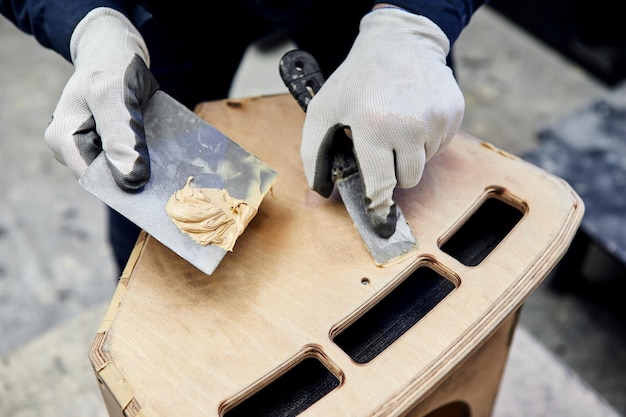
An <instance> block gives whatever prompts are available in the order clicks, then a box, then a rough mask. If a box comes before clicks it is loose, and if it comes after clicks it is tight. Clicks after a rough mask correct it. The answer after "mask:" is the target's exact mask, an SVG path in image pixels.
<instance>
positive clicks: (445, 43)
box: [359, 6, 450, 59]
mask: <svg viewBox="0 0 626 417" xmlns="http://www.w3.org/2000/svg"><path fill="white" fill-rule="evenodd" d="M359 30H360V33H361V34H365V33H371V34H372V35H373V36H375V37H379V36H380V37H386V38H389V39H390V40H391V41H392V42H394V43H398V42H399V43H400V45H404V44H403V42H405V41H406V42H410V41H411V38H414V37H419V38H421V39H422V40H429V41H430V45H431V47H433V48H436V49H437V50H438V52H440V53H441V55H442V56H443V57H444V59H445V57H446V56H447V55H448V53H449V52H450V40H449V39H448V37H447V36H446V34H445V33H444V32H443V30H441V28H440V27H439V26H437V24H436V23H434V22H433V21H432V20H430V19H429V18H427V17H425V16H421V15H417V14H413V13H411V12H409V11H407V10H405V9H402V8H399V7H393V6H386V7H378V8H374V9H373V10H371V11H370V12H369V13H367V14H366V15H365V16H363V18H362V19H361V26H360V29H359ZM406 47H407V48H410V47H411V43H406ZM431 49H432V48H431Z"/></svg>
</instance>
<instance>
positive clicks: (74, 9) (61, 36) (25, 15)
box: [0, 0, 125, 61]
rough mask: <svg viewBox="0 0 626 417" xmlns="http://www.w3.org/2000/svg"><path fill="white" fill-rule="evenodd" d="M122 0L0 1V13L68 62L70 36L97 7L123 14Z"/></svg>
mask: <svg viewBox="0 0 626 417" xmlns="http://www.w3.org/2000/svg"><path fill="white" fill-rule="evenodd" d="M124 3H125V2H124V0H64V1H50V0H0V14H2V15H3V16H4V17H6V18H7V19H9V20H10V21H11V22H13V24H15V26H17V27H18V28H19V29H21V30H22V31H24V32H26V33H28V34H31V35H33V36H34V37H35V39H37V41H38V42H39V43H40V44H41V45H43V46H44V47H46V48H49V49H53V50H55V51H56V52H58V53H59V54H61V55H62V56H63V57H64V58H65V59H67V60H68V61H69V60H70V37H71V36H72V32H73V31H74V28H75V27H76V25H77V24H78V22H79V21H80V20H81V19H82V18H84V17H85V16H86V15H87V13H89V12H90V11H91V10H93V9H94V8H96V7H108V8H111V9H115V10H119V11H124V10H125V5H124Z"/></svg>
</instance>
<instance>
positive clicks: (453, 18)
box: [374, 0, 489, 45]
mask: <svg viewBox="0 0 626 417" xmlns="http://www.w3.org/2000/svg"><path fill="white" fill-rule="evenodd" d="M488 1H489V0H387V1H385V0H375V1H374V4H378V3H389V4H393V5H396V6H398V7H402V8H403V9H405V10H408V11H409V12H411V13H415V14H419V15H422V16H425V17H427V18H429V19H430V20H432V21H433V22H435V23H436V24H437V26H439V27H440V28H441V30H443V32H444V33H445V34H446V35H447V36H448V39H449V40H450V45H452V44H453V43H454V42H455V41H456V40H457V38H458V37H459V35H460V34H461V31H462V30H463V29H464V28H465V26H467V24H468V23H469V21H470V18H471V17H472V15H473V14H474V12H475V11H476V9H478V8H479V7H480V6H481V5H483V4H485V3H487V2H488Z"/></svg>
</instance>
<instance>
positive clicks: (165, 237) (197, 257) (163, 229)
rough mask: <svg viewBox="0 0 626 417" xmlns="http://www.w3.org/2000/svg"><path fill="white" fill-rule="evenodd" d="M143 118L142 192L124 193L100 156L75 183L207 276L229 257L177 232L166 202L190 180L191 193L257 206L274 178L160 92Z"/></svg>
mask: <svg viewBox="0 0 626 417" xmlns="http://www.w3.org/2000/svg"><path fill="white" fill-rule="evenodd" d="M143 117H144V127H145V133H146V141H147V144H148V151H149V153H150V162H151V177H150V181H149V182H148V183H147V184H146V185H145V186H144V188H143V189H141V190H140V191H137V192H127V191H124V190H122V189H121V188H120V187H119V186H118V185H117V184H116V183H115V180H114V179H113V177H112V175H111V171H110V169H109V166H108V164H107V161H106V158H105V157H104V155H103V154H100V155H99V156H98V157H97V158H96V159H95V160H94V161H93V162H92V163H91V165H90V166H89V167H88V168H87V171H85V173H84V174H83V175H82V176H81V177H80V179H79V183H80V185H81V186H82V187H83V188H85V189H86V190H87V191H89V192H90V193H92V194H93V195H95V196H96V197H97V198H99V199H100V200H102V201H103V202H104V203H106V204H107V205H108V206H109V207H111V208H112V209H114V210H116V211H117V212H119V213H120V214H122V215H123V216H124V217H126V218H127V219H129V220H130V221H132V222H133V223H135V224H136V225H137V226H139V227H140V228H141V229H143V230H145V231H146V232H147V233H148V234H150V235H151V236H152V237H154V238H155V239H157V240H158V241H160V242H161V243H162V244H164V245H165V246H167V247H168V248H170V249H171V250H173V251H174V252H176V253H177V254H178V255H179V256H181V257H182V258H184V259H186V260H187V261H188V262H189V263H191V264H192V265H194V266H195V267H196V268H198V269H199V270H200V271H202V272H204V273H206V274H209V275H210V274H212V273H213V272H214V271H215V269H216V268H217V266H218V264H219V263H220V261H221V260H222V259H223V258H224V256H225V255H226V252H227V251H226V250H225V249H223V248H222V247H220V246H217V245H213V244H209V245H207V246H203V245H201V244H199V243H197V242H196V241H194V240H193V239H192V238H191V237H190V236H189V235H187V234H185V233H183V232H181V230H180V229H179V228H178V227H177V226H176V225H175V224H174V222H173V221H172V219H171V218H170V217H169V215H168V213H167V212H166V209H165V206H166V204H167V201H168V200H169V198H170V196H171V195H172V194H174V192H176V191H178V190H180V189H182V188H183V187H184V186H185V184H186V182H187V179H188V178H189V177H193V181H192V182H191V186H192V187H195V188H217V189H225V190H227V191H228V193H229V194H230V195H231V196H232V197H234V198H237V199H242V200H246V197H247V196H250V195H255V196H256V197H257V200H258V202H257V203H258V204H260V202H261V199H262V198H263V197H264V196H265V194H266V193H267V192H268V191H269V190H270V188H271V186H272V185H273V184H274V182H275V181H276V177H277V173H276V172H275V171H274V170H273V169H272V168H271V167H269V166H268V165H266V164H265V163H264V162H262V161H260V160H259V159H258V158H256V157H255V156H253V155H251V154H250V153H248V152H247V151H246V150H245V149H243V148H242V147H241V146H239V145H238V144H237V143H236V142H234V141H233V140H231V139H229V138H228V137H226V136H225V135H224V134H222V133H221V132H220V131H218V130H217V129H215V128H214V127H213V126H211V125H210V124H209V123H207V122H206V121H204V120H202V119H201V118H200V117H198V116H197V115H196V114H195V113H193V112H192V111H191V110H189V109H187V108H186V107H185V106H183V105H182V104H180V103H179V102H177V101H176V100H174V99H173V98H172V97H170V96H169V95H167V94H166V93H164V92H163V91H157V92H156V93H155V94H154V95H153V96H152V97H151V98H150V100H149V101H148V102H147V104H146V106H145V107H144V108H143Z"/></svg>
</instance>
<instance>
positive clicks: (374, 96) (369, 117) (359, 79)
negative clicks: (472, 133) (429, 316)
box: [301, 7, 465, 237]
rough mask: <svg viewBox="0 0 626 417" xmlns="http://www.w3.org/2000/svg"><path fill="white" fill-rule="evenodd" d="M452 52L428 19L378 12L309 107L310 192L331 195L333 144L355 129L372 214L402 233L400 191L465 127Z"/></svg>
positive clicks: (380, 224)
mask: <svg viewBox="0 0 626 417" xmlns="http://www.w3.org/2000/svg"><path fill="white" fill-rule="evenodd" d="M449 50H450V43H449V41H448V38H447V37H446V35H445V34H444V32H443V31H442V30H441V29H440V28H439V27H438V26H437V25H436V24H435V23H433V22H432V21H431V20H429V19H427V18H426V17H423V16H419V15H415V14H412V13H409V12H407V11H405V10H402V9H399V8H391V7H386V8H379V9H375V10H373V11H371V12H369V13H368V14H367V15H365V16H364V17H363V18H362V20H361V24H360V31H359V34H358V36H357V38H356V40H355V41H354V44H353V45H352V48H351V50H350V52H349V54H348V56H347V58H346V59H345V61H344V62H343V63H342V64H341V65H340V66H339V67H338V68H337V69H336V70H335V72H334V73H333V74H331V76H330V77H329V78H328V80H327V81H326V82H325V84H324V85H323V87H322V88H321V89H320V90H319V91H318V93H317V94H316V95H315V96H314V97H313V98H312V99H311V102H310V103H309V105H308V108H307V114H306V118H305V122H304V128H303V137H302V145H301V157H302V161H303V164H304V173H305V175H306V178H307V181H308V184H309V186H310V187H311V188H312V189H313V190H315V191H317V192H318V193H319V194H321V195H322V196H324V197H328V196H329V195H330V194H331V192H332V189H333V183H332V180H331V166H332V158H331V157H329V155H332V147H333V137H334V136H335V133H336V131H337V130H339V129H343V128H345V127H349V130H350V131H351V136H352V140H353V146H354V154H355V157H356V160H357V164H358V167H359V170H360V172H361V178H362V182H363V187H364V194H365V206H366V209H367V214H368V217H369V220H370V222H371V224H372V226H373V228H374V230H376V232H377V233H378V234H379V235H380V236H383V237H389V236H391V235H392V234H393V232H394V231H395V225H396V218H397V217H396V216H397V215H396V206H395V204H394V202H393V199H392V197H393V191H394V188H395V187H396V186H398V187H401V188H410V187H414V186H415V185H417V184H418V182H419V181H420V179H421V177H422V174H423V172H424V165H425V163H426V161H428V160H429V159H430V158H432V157H433V156H434V155H437V154H438V153H440V152H441V151H442V150H443V149H444V148H445V146H446V145H447V144H448V143H449V142H450V140H451V139H452V138H453V137H454V135H455V134H456V132H457V131H458V129H459V127H460V125H461V121H462V119H463V113H464V109H465V101H464V99H463V94H462V93H461V91H460V89H459V86H458V84H457V82H456V80H455V78H454V76H453V74H452V71H451V69H450V68H449V67H448V66H446V56H447V55H448V52H449Z"/></svg>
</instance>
